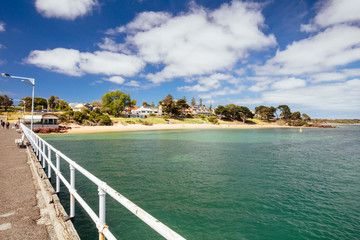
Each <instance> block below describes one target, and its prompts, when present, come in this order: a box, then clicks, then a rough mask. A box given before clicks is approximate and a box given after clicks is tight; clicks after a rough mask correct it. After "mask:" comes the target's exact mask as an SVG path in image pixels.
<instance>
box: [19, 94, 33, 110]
mask: <svg viewBox="0 0 360 240" xmlns="http://www.w3.org/2000/svg"><path fill="white" fill-rule="evenodd" d="M21 100H24V101H25V109H26V110H31V104H32V98H31V97H26V98H23V99H21Z"/></svg>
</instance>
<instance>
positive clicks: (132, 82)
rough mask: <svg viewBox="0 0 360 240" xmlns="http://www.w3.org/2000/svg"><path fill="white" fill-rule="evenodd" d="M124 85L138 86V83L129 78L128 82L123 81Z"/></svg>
mask: <svg viewBox="0 0 360 240" xmlns="http://www.w3.org/2000/svg"><path fill="white" fill-rule="evenodd" d="M125 85H126V86H129V87H139V86H140V83H139V82H138V81H135V80H131V81H130V82H127V83H125Z"/></svg>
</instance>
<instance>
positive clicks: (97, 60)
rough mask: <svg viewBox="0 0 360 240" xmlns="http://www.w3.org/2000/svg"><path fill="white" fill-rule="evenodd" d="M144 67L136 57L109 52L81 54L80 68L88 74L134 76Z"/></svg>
mask: <svg viewBox="0 0 360 240" xmlns="http://www.w3.org/2000/svg"><path fill="white" fill-rule="evenodd" d="M143 67H144V63H143V62H142V61H141V60H140V59H139V58H137V57H135V56H129V55H125V54H120V53H112V52H108V51H97V52H94V53H81V61H80V68H81V69H82V70H83V71H84V72H87V73H93V74H100V73H101V74H105V75H124V76H133V75H134V74H135V73H138V72H139V71H140V70H141V69H142V68H143Z"/></svg>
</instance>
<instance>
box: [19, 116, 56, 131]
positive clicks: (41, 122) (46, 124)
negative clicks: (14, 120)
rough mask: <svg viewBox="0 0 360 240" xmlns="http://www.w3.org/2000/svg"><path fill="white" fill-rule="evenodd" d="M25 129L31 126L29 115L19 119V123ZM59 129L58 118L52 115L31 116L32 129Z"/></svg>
mask: <svg viewBox="0 0 360 240" xmlns="http://www.w3.org/2000/svg"><path fill="white" fill-rule="evenodd" d="M24 120H25V125H26V126H27V127H30V125H31V115H25V119H23V118H19V121H20V122H22V123H24ZM54 127H59V118H58V117H57V116H56V115H54V114H43V115H34V116H33V128H34V129H35V128H54Z"/></svg>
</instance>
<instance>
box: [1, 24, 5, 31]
mask: <svg viewBox="0 0 360 240" xmlns="http://www.w3.org/2000/svg"><path fill="white" fill-rule="evenodd" d="M0 32H5V23H3V22H0Z"/></svg>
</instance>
